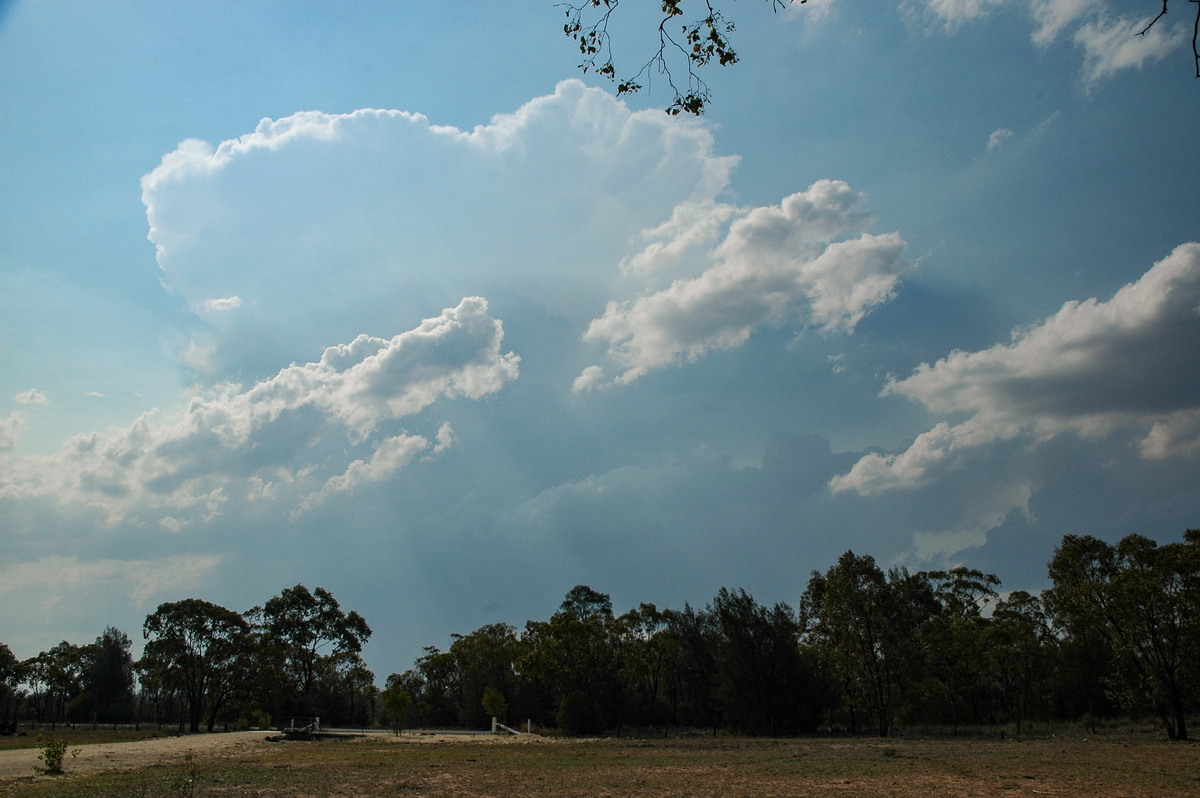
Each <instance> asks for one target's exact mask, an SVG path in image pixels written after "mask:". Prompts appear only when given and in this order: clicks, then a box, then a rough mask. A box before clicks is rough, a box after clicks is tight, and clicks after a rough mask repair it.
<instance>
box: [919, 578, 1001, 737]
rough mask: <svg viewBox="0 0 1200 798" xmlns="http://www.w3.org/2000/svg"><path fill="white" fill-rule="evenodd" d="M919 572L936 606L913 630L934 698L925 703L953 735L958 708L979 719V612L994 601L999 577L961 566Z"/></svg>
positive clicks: (983, 631) (981, 627)
mask: <svg viewBox="0 0 1200 798" xmlns="http://www.w3.org/2000/svg"><path fill="white" fill-rule="evenodd" d="M919 576H921V577H923V578H924V579H926V580H928V582H929V583H930V585H931V587H932V590H933V596H934V598H935V599H936V601H937V602H938V604H939V605H940V609H939V611H938V612H937V613H936V614H934V615H933V616H932V617H930V618H929V619H927V620H926V621H925V622H924V623H922V624H921V626H920V629H919V631H918V638H919V641H920V645H921V648H922V654H923V657H924V662H925V668H926V671H927V672H928V673H929V675H930V676H931V677H932V682H931V684H934V685H936V695H937V696H938V697H939V700H938V701H936V702H931V703H935V704H936V705H937V706H940V707H941V708H942V709H943V710H945V712H946V713H948V715H949V719H950V723H951V726H952V727H953V730H954V733H955V734H957V733H958V724H959V714H960V707H962V706H965V705H969V706H971V707H972V709H974V711H975V715H976V718H977V719H979V715H980V708H979V698H980V697H981V693H982V684H981V682H982V680H981V674H982V669H981V668H980V662H979V658H980V652H982V651H983V650H984V648H983V640H984V636H985V634H986V632H987V628H988V622H987V621H986V620H985V619H984V617H983V614H982V613H983V610H984V608H985V607H987V606H988V605H990V604H992V603H993V602H995V601H996V599H997V593H996V588H998V587H999V586H1000V580H999V578H997V577H996V576H995V575H994V574H985V573H983V572H981V571H978V570H974V569H969V568H965V567H961V566H960V567H958V568H953V569H951V570H949V571H931V572H927V573H923V574H919ZM926 711H927V712H928V708H926ZM945 717H946V716H945V715H941V717H940V718H939V719H940V720H943V721H944V719H945Z"/></svg>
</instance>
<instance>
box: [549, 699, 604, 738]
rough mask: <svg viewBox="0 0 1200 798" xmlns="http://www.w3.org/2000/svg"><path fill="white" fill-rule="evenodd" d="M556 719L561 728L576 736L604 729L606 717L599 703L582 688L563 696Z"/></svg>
mask: <svg viewBox="0 0 1200 798" xmlns="http://www.w3.org/2000/svg"><path fill="white" fill-rule="evenodd" d="M554 721H555V724H556V725H557V726H558V728H559V729H561V730H562V731H564V732H566V733H567V734H570V735H572V736H576V737H578V736H581V735H586V734H599V733H600V732H602V731H604V718H603V715H602V713H601V711H600V707H599V705H598V704H597V703H596V700H595V699H594V698H592V697H591V696H590V695H588V694H587V693H585V692H583V691H582V690H575V691H574V692H571V693H568V694H567V695H565V696H563V699H562V701H561V702H560V703H559V705H558V712H557V713H556V714H555V716H554Z"/></svg>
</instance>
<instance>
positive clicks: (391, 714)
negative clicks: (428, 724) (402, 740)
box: [380, 674, 413, 736]
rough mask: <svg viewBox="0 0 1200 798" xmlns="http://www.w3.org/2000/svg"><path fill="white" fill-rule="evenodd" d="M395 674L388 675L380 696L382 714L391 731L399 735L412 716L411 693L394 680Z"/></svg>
mask: <svg viewBox="0 0 1200 798" xmlns="http://www.w3.org/2000/svg"><path fill="white" fill-rule="evenodd" d="M396 676H397V674H392V675H391V676H389V677H388V684H387V689H385V690H384V691H383V692H382V693H381V694H380V696H381V698H382V700H383V716H384V718H386V719H387V723H388V726H389V727H390V728H391V730H392V733H393V734H395V735H396V736H399V735H401V734H402V733H403V732H404V729H405V727H406V726H408V722H409V718H410V717H411V716H412V708H413V697H412V693H410V692H408V691H407V690H405V689H404V687H403V685H401V684H399V683H398V682H397V681H395V677H396Z"/></svg>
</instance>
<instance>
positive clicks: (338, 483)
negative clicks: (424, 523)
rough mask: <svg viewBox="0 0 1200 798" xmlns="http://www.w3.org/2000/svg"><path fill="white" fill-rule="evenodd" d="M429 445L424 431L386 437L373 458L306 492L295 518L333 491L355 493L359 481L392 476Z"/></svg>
mask: <svg viewBox="0 0 1200 798" xmlns="http://www.w3.org/2000/svg"><path fill="white" fill-rule="evenodd" d="M443 429H444V425H443ZM428 448H429V441H428V440H426V439H425V438H423V437H421V436H420V435H395V436H393V437H390V438H386V439H385V440H383V441H382V442H381V443H380V444H379V446H378V447H376V449H375V451H374V452H373V453H372V454H371V458H370V459H369V460H355V461H354V462H352V463H350V465H348V466H347V467H346V470H345V472H343V473H341V474H338V475H336V476H332V477H330V478H329V479H328V480H326V482H325V484H324V485H322V486H321V489H320V490H318V491H316V492H315V493H310V494H309V495H308V496H305V497H304V498H303V499H302V500H301V501H300V505H299V506H298V507H297V508H296V511H295V512H294V513H292V518H293V519H295V518H298V517H299V516H300V515H302V514H303V513H306V512H308V511H309V510H312V509H313V508H314V507H318V506H320V505H321V504H323V503H324V502H325V499H326V498H327V497H329V496H330V495H331V494H333V493H353V492H354V490H355V488H357V487H358V486H359V485H362V484H365V483H368V482H382V481H384V480H385V479H388V478H389V477H391V476H392V475H393V474H395V473H396V472H397V471H399V470H400V469H401V468H404V467H405V466H407V465H408V464H409V463H410V462H412V459H413V458H414V457H415V456H416V455H418V454H420V453H421V452H423V451H425V450H426V449H428Z"/></svg>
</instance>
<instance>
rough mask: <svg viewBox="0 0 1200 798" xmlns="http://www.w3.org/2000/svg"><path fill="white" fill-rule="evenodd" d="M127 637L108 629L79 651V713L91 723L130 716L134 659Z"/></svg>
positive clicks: (110, 627)
mask: <svg viewBox="0 0 1200 798" xmlns="http://www.w3.org/2000/svg"><path fill="white" fill-rule="evenodd" d="M131 648H132V643H131V641H130V640H129V635H127V634H125V633H124V632H122V631H121V630H120V629H117V628H116V627H113V626H109V627H107V628H106V629H105V630H104V632H103V633H102V634H101V635H100V636H99V637H97V638H96V642H95V643H92V644H91V645H88V646H85V647H84V648H83V649H82V651H81V654H82V659H83V662H82V666H83V667H82V671H83V673H82V677H83V693H82V695H81V696H80V709H82V710H83V711H84V712H85V714H87V715H88V716H89V717H90V718H91V719H92V721H93V723H94V722H96V721H97V720H105V721H108V722H110V723H117V722H118V721H123V720H128V719H129V718H130V716H131V715H132V714H133V655H132V654H131V653H130V650H131Z"/></svg>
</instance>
